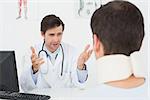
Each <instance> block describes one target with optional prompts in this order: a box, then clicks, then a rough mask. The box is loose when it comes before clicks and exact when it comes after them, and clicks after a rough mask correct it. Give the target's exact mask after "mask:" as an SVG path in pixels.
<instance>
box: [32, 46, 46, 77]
mask: <svg viewBox="0 0 150 100" xmlns="http://www.w3.org/2000/svg"><path fill="white" fill-rule="evenodd" d="M31 51H32V55H31V62H32V70H33V73H34V74H35V73H36V72H38V70H39V69H40V65H41V64H43V63H44V60H43V58H39V57H38V55H37V54H36V52H35V49H34V48H33V47H32V46H31Z"/></svg>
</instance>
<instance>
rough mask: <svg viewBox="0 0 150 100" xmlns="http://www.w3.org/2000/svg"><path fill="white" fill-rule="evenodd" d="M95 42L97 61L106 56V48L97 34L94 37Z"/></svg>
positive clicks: (94, 48)
mask: <svg viewBox="0 0 150 100" xmlns="http://www.w3.org/2000/svg"><path fill="white" fill-rule="evenodd" d="M93 42H94V44H93V50H94V52H95V56H96V59H98V58H100V57H101V56H104V47H103V45H102V42H101V41H100V39H99V38H98V36H97V35H96V34H94V35H93Z"/></svg>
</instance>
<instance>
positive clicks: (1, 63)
mask: <svg viewBox="0 0 150 100" xmlns="http://www.w3.org/2000/svg"><path fill="white" fill-rule="evenodd" d="M0 91H13V92H19V85H18V76H17V68H16V60H15V52H14V51H0Z"/></svg>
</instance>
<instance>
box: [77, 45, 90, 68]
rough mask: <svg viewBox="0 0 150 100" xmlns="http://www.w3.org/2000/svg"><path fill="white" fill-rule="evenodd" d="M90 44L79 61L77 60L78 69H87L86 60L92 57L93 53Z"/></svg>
mask: <svg viewBox="0 0 150 100" xmlns="http://www.w3.org/2000/svg"><path fill="white" fill-rule="evenodd" d="M89 48H90V45H89V44H88V45H87V46H86V47H85V49H84V51H83V52H82V53H81V54H80V56H79V58H78V62H77V65H78V67H77V68H78V69H79V70H83V69H85V62H86V61H87V60H88V59H89V58H90V56H91V54H92V51H93V50H92V49H90V50H89Z"/></svg>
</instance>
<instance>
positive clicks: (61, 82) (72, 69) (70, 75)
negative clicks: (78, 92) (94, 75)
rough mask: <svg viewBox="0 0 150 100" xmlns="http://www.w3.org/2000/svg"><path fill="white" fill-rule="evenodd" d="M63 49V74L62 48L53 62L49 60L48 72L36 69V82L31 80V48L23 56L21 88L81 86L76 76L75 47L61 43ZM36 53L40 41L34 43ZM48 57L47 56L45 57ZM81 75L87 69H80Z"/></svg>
mask: <svg viewBox="0 0 150 100" xmlns="http://www.w3.org/2000/svg"><path fill="white" fill-rule="evenodd" d="M61 44H62V47H63V51H64V66H63V75H62V76H61V75H60V74H61V64H62V50H61V51H60V52H59V53H58V56H57V59H56V60H55V64H54V65H53V64H51V61H50V60H48V61H49V67H48V72H47V73H46V74H43V73H41V72H40V71H38V72H37V73H36V74H38V75H37V82H36V83H35V82H34V80H33V74H32V69H31V66H32V63H31V50H30V53H28V55H27V56H25V58H24V59H25V62H24V68H23V71H22V74H21V77H20V85H21V88H22V89H23V90H24V91H25V92H26V91H31V90H33V89H36V88H64V87H76V86H79V87H82V86H84V84H83V83H80V82H79V79H78V76H77V58H78V55H77V53H76V51H75V49H74V48H73V47H72V46H70V45H68V44H65V43H61ZM34 48H35V50H36V53H38V52H39V51H40V50H41V49H42V43H40V44H38V45H36V46H35V47H34ZM47 59H49V58H47ZM82 72H83V75H84V76H83V77H87V71H84V70H83V71H82Z"/></svg>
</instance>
